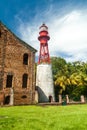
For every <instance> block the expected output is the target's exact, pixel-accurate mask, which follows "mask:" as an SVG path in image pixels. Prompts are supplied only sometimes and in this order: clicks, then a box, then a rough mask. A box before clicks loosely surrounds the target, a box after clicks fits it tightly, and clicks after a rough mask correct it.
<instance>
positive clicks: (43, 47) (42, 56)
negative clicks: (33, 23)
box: [38, 24, 50, 64]
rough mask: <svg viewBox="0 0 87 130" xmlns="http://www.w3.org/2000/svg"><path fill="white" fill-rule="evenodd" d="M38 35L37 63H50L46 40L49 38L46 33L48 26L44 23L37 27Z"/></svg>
mask: <svg viewBox="0 0 87 130" xmlns="http://www.w3.org/2000/svg"><path fill="white" fill-rule="evenodd" d="M39 29H40V32H39V37H38V40H39V41H40V53H39V60H38V63H39V64H40V63H50V56H49V49H48V40H49V39H50V37H49V34H48V27H47V26H46V25H45V24H42V26H41V27H40V28H39Z"/></svg>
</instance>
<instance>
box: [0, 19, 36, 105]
mask: <svg viewBox="0 0 87 130" xmlns="http://www.w3.org/2000/svg"><path fill="white" fill-rule="evenodd" d="M35 52H36V50H35V49H34V48H33V47H31V46H30V45H28V44H27V43H25V42H24V41H22V40H21V39H19V38H18V37H17V36H16V35H15V34H13V33H12V32H11V31H10V30H9V29H8V28H7V27H6V26H5V25H4V24H3V23H2V22H0V104H9V105H19V104H32V103H33V102H34V96H35V69H34V68H35V66H34V65H35Z"/></svg>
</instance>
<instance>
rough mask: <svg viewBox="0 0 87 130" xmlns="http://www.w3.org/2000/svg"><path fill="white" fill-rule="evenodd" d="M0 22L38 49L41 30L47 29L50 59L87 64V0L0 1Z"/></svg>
mask: <svg viewBox="0 0 87 130" xmlns="http://www.w3.org/2000/svg"><path fill="white" fill-rule="evenodd" d="M0 20H1V21H2V22H3V23H4V24H5V25H6V26H7V27H8V28H9V29H10V30H11V31H12V32H13V33H15V34H16V35H17V36H18V37H19V38H21V39H22V40H24V41H25V42H27V43H28V44H29V45H31V46H32V47H34V48H35V49H37V50H38V52H37V53H36V57H37V56H38V55H39V49H40V47H39V46H40V43H39V41H38V36H39V27H40V26H41V25H42V24H43V23H45V24H46V25H47V26H48V30H49V35H50V41H48V45H49V52H50V56H58V57H62V58H65V60H66V61H68V62H74V61H84V62H87V0H0Z"/></svg>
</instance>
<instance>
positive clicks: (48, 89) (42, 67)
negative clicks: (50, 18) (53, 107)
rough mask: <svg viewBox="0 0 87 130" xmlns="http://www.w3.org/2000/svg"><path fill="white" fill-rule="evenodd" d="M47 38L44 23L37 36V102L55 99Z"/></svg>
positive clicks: (46, 28) (46, 29)
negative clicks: (38, 51)
mask: <svg viewBox="0 0 87 130" xmlns="http://www.w3.org/2000/svg"><path fill="white" fill-rule="evenodd" d="M49 39H50V37H49V34H48V27H47V26H46V25H45V24H42V26H41V27H40V32H39V37H38V40H39V41H40V54H39V59H38V65H37V74H36V86H37V88H38V89H37V90H38V101H39V102H51V101H55V97H54V86H53V75H52V66H51V62H50V56H49V50H48V40H49Z"/></svg>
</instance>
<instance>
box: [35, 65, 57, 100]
mask: <svg viewBox="0 0 87 130" xmlns="http://www.w3.org/2000/svg"><path fill="white" fill-rule="evenodd" d="M36 86H37V91H38V102H52V101H55V96H54V85H53V75H52V66H51V64H40V65H38V66H37V75H36Z"/></svg>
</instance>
